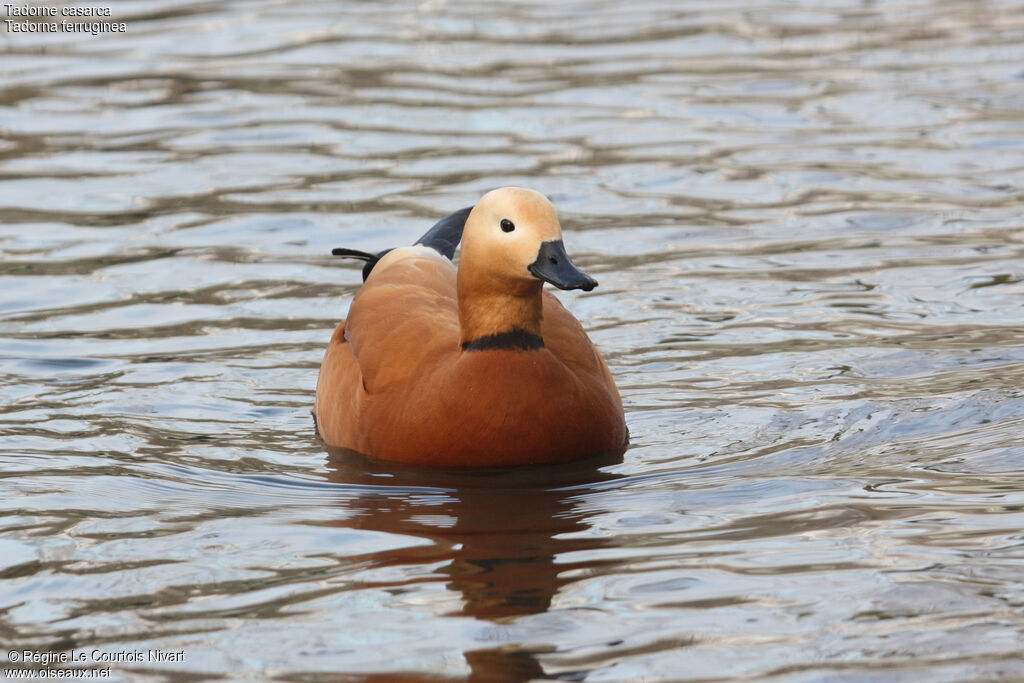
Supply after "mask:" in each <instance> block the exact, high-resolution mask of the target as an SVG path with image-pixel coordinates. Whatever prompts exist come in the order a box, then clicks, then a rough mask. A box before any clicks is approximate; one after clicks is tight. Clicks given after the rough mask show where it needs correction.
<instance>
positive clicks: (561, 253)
mask: <svg viewBox="0 0 1024 683" xmlns="http://www.w3.org/2000/svg"><path fill="white" fill-rule="evenodd" d="M470 278H471V279H472V282H473V284H474V286H476V287H480V288H483V289H492V288H500V289H505V290H506V291H508V293H509V294H519V295H522V294H520V293H528V292H530V291H536V290H539V289H540V286H541V281H546V282H550V283H551V284H553V285H555V286H556V287H559V288H561V289H584V290H587V291H589V290H591V289H593V288H594V287H595V286H597V282H596V281H594V279H593V278H591V277H589V276H587V275H585V274H584V273H582V272H580V271H579V270H578V269H577V268H576V267H575V266H574V265H573V264H572V261H571V260H570V259H569V256H568V254H566V253H565V247H564V245H563V244H562V227H561V226H560V225H559V223H558V216H557V215H555V207H553V206H552V205H551V202H549V201H548V200H547V198H546V197H545V196H544V195H542V194H540V193H539V192H534V191H533V190H527V189H524V188H521V187H503V188H500V189H497V190H493V191H492V192H488V193H487V194H485V195H484V196H483V197H482V198H481V199H480V201H479V202H477V205H476V206H475V207H473V211H472V212H471V213H470V214H469V218H467V219H466V227H465V229H464V230H463V233H462V255H461V257H460V261H459V279H460V282H462V281H468V279H470Z"/></svg>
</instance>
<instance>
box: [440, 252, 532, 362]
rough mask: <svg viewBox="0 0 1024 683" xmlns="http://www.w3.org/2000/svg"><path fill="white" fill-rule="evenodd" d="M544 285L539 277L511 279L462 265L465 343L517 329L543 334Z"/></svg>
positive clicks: (461, 316) (461, 312)
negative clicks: (541, 324) (479, 272)
mask: <svg viewBox="0 0 1024 683" xmlns="http://www.w3.org/2000/svg"><path fill="white" fill-rule="evenodd" d="M542 287H543V283H542V282H540V281H539V280H537V281H529V280H523V281H518V282H513V283H509V282H508V281H502V280H499V279H498V278H494V277H488V276H487V275H485V274H473V273H470V272H467V271H466V269H463V268H459V276H458V298H459V327H460V328H461V339H460V341H461V343H462V344H463V345H466V344H469V343H470V342H473V341H476V340H477V339H481V338H483V337H490V336H494V335H499V334H507V333H513V332H525V333H526V334H528V335H534V336H536V337H538V338H539V337H540V320H541V311H542V300H541V289H542Z"/></svg>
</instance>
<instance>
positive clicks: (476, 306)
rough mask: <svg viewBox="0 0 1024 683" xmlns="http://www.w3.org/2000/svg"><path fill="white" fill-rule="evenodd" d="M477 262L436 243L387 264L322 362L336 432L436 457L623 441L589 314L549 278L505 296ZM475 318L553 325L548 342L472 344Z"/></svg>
mask: <svg viewBox="0 0 1024 683" xmlns="http://www.w3.org/2000/svg"><path fill="white" fill-rule="evenodd" d="M466 263H467V258H466V247H465V245H464V250H463V266H462V267H463V268H465V267H466ZM473 272H474V271H468V272H467V273H459V274H458V275H457V272H456V268H455V266H454V265H453V264H452V263H451V262H450V261H448V259H446V258H444V257H443V256H441V255H440V254H437V253H436V252H433V251H431V250H429V249H427V248H424V247H406V248H401V249H396V250H394V251H392V252H391V253H389V254H387V256H385V257H384V258H383V259H381V260H380V262H379V263H377V264H376V266H375V267H374V269H373V271H372V272H371V273H370V275H369V277H368V279H367V281H366V283H365V284H364V285H363V287H362V288H361V289H360V290H359V292H358V293H357V294H356V296H355V299H354V300H353V302H352V306H351V309H350V312H349V316H348V319H347V320H345V321H343V322H342V323H341V324H340V325H339V326H338V328H337V330H335V332H334V336H333V337H332V338H331V341H330V343H329V345H328V347H327V352H326V354H325V356H324V360H323V364H322V365H321V368H320V378H319V381H318V383H317V391H316V411H315V413H316V420H317V426H318V429H319V432H320V436H321V438H322V439H323V440H324V442H326V443H327V444H329V445H331V446H339V447H342V448H347V449H350V450H354V451H358V452H360V453H363V454H365V455H368V456H371V457H374V458H381V459H385V460H394V461H401V462H408V463H418V464H423V465H436V466H468V465H473V466H496V465H515V464H526V463H554V462H563V461H568V460H574V459H578V458H585V457H590V456H595V455H598V454H604V453H609V452H613V451H619V450H621V449H622V448H623V447H624V445H625V442H626V437H627V431H626V424H625V420H624V416H623V409H622V401H621V399H620V398H619V393H618V390H617V389H616V388H615V384H614V382H613V380H612V377H611V374H610V373H609V372H608V368H607V367H606V365H605V363H604V361H603V360H602V359H601V356H600V355H599V354H598V352H597V350H596V349H595V348H594V346H593V344H591V342H590V339H589V338H588V337H587V335H586V333H585V332H584V331H583V328H582V327H581V326H580V324H579V322H577V320H576V319H575V318H574V317H573V316H572V314H570V313H569V312H568V311H567V310H566V309H565V308H564V307H563V306H562V304H561V303H560V302H559V301H558V299H557V298H555V296H554V295H553V294H551V293H550V292H547V291H543V289H542V283H541V282H540V281H539V280H537V281H535V282H532V283H531V282H529V281H528V280H524V281H522V282H520V283H519V284H520V285H521V286H517V287H516V288H514V289H515V291H514V292H512V293H511V294H509V295H508V296H504V295H501V296H499V295H498V294H496V293H495V292H494V291H490V290H489V289H488V287H487V286H485V285H483V284H477V282H478V281H481V280H485V279H487V278H485V277H482V276H480V273H482V272H483V271H478V273H477V275H478V276H476V277H474V276H473ZM495 287H500V284H496V285H495ZM460 305H461V309H462V310H461V317H462V318H463V321H462V323H463V324H462V325H460ZM538 311H539V313H540V315H539V320H536V318H537V317H538V316H537V315H536V314H537V312H538ZM503 316H510V319H509V320H507V321H506V326H505V328H503V327H502V326H501V320H502V318H503ZM517 316H518V318H517ZM524 316H526V317H524ZM530 316H532V318H530ZM468 319H473V320H482V321H485V322H481V323H480V325H481V326H483V327H482V328H481V330H480V331H479V334H489V333H494V332H500V331H501V330H502V329H521V328H524V327H526V328H527V329H530V328H531V327H532V328H535V327H536V326H539V330H536V329H530V331H531V332H537V331H539V336H540V337H541V338H542V339H543V344H544V345H543V347H542V348H533V349H507V348H502V349H491V350H468V351H467V350H463V346H462V343H463V341H466V340H467V338H468V339H474V338H477V336H479V334H478V335H477V336H474V334H476V333H475V332H474V330H473V329H472V328H471V327H470V326H469V323H467V322H466V321H467V320H468ZM495 320H496V321H498V322H497V323H495V322H494V321H495Z"/></svg>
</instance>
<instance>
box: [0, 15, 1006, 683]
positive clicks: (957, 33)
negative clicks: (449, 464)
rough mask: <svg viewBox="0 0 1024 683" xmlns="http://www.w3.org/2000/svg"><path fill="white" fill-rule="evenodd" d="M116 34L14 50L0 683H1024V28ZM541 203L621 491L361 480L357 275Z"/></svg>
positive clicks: (4, 166) (500, 476)
mask: <svg viewBox="0 0 1024 683" xmlns="http://www.w3.org/2000/svg"><path fill="white" fill-rule="evenodd" d="M110 6H111V7H112V9H113V14H114V17H113V18H114V19H116V20H119V21H125V22H126V23H127V24H128V32H127V33H125V34H119V35H100V36H96V37H92V36H81V35H76V36H67V35H42V34H36V35H33V34H24V33H21V34H8V33H6V32H3V33H0V53H2V54H0V291H2V292H3V294H2V296H0V397H2V400H0V434H2V437H0V478H2V484H0V490H2V492H3V494H2V496H0V646H2V647H0V649H2V650H3V651H4V652H0V656H3V655H4V654H5V652H6V651H7V650H9V649H16V650H22V649H33V650H40V651H67V652H86V653H89V652H92V651H94V650H98V651H101V652H107V653H117V652H125V651H135V650H148V649H162V650H165V651H184V652H185V661H184V662H177V663H168V662H162V663H161V662H136V663H131V662H129V663H119V664H116V665H115V666H114V670H115V675H116V676H120V677H121V678H122V679H133V680H195V678H194V676H193V675H194V674H202V676H203V677H204V678H207V679H215V678H219V677H223V678H243V679H247V680H271V679H276V680H302V681H336V680H339V679H340V680H361V679H363V678H367V679H369V680H373V677H375V676H376V677H377V680H390V681H394V680H417V678H423V677H427V676H437V677H440V678H441V679H442V680H445V679H449V680H464V679H466V678H467V677H471V678H475V679H476V680H495V679H496V678H497V679H498V680H502V679H504V680H529V679H543V678H555V679H561V680H581V681H582V680H585V681H639V680H645V681H690V680H692V681H709V680H736V679H744V678H747V679H752V680H765V681H780V682H782V681H785V682H787V683H790V682H797V681H824V680H828V681H851V682H852V681H901V680H906V681H919V680H928V681H964V680H1001V679H1004V680H1010V679H1018V678H1024V659H1022V654H1021V652H1022V648H1021V643H1022V642H1024V590H1022V588H1021V586H1022V582H1024V562H1022V560H1024V534H1022V531H1021V529H1022V528H1024V474H1022V472H1024V467H1022V462H1024V443H1022V433H1024V390H1022V387H1024V221H1022V219H1021V216H1022V208H1024V142H1022V141H1024V113H1022V112H1024V11H1022V8H1021V6H1020V3H1017V2H996V1H984V0H977V1H968V0H962V1H955V0H951V1H948V2H938V1H935V2H928V1H923V0H922V1H916V2H911V1H906V2H903V1H897V2H869V1H863V2H861V1H855V0H832V1H830V2H810V1H807V2H791V3H769V2H761V3H759V2H749V1H746V2H739V1H737V0H730V1H728V2H715V3H707V2H678V1H675V0H672V1H668V0H665V1H658V0H637V2H631V3H629V4H628V5H623V4H621V3H614V2H602V1H599V0H588V1H585V2H584V1H572V2H559V3H542V2H498V3H483V2H479V3H478V2H472V1H466V2H462V1H460V2H445V1H443V0H428V1H425V2H419V3H416V2H398V1H395V2H392V1H382V2H345V3H338V2H316V1H312V0H309V1H303V2H287V1H285V0H246V1H245V2H186V1H182V0H146V1H145V2H142V1H131V0H129V1H117V2H112V3H110ZM508 184H518V185H525V186H529V187H533V188H535V189H537V190H539V191H541V192H544V193H545V194H547V195H548V196H550V197H551V199H552V200H553V201H554V203H555V205H556V206H557V208H558V209H559V211H560V213H561V215H562V218H563V226H564V227H565V241H566V244H567V246H568V248H569V250H570V252H571V253H572V254H573V256H574V259H575V260H576V262H577V263H578V264H579V265H580V266H581V267H583V268H584V269H585V270H587V271H588V272H591V273H592V274H594V275H595V276H596V277H597V278H598V279H599V280H600V282H601V286H600V287H599V288H598V289H596V290H594V291H593V292H591V293H579V292H576V293H563V294H560V296H561V298H562V299H563V301H565V302H566V304H567V306H569V308H570V309H571V310H572V311H573V312H574V313H575V314H576V315H577V317H578V318H579V319H580V320H581V321H582V322H583V324H584V326H585V327H586V328H587V330H588V331H589V333H590V334H591V336H592V338H593V339H594V341H595V342H596V343H597V345H598V346H599V347H600V349H601V350H602V351H603V353H604V355H605V358H606V359H607V361H608V363H609V366H610V368H611V370H612V373H613V374H614V376H615V378H616V381H617V383H618V385H619V387H620V389H621V392H622V395H623V398H624V401H625V403H626V410H627V421H628V424H629V427H630V430H631V433H632V443H631V447H630V449H629V450H628V451H627V452H626V453H625V454H624V456H623V457H622V459H621V460H620V461H613V462H605V463H588V464H584V465H579V466H570V467H565V468H555V469H551V470H547V469H543V468H541V469H527V470H524V471H521V472H489V473H475V474H474V473H461V474H459V473H452V472H434V473H431V472H422V471H416V470H407V469H401V468H394V467H389V466H383V465H378V464H373V463H367V462H362V461H359V460H353V459H351V458H346V457H341V456H339V455H338V454H334V455H331V454H328V453H325V452H324V450H323V449H322V448H321V446H320V445H319V444H318V443H317V441H316V440H315V438H314V433H313V425H312V421H311V418H310V413H309V410H310V407H311V405H312V400H313V391H314V387H315V382H316V374H317V369H318V366H319V361H320V357H321V355H322V352H323V349H324V347H325V344H326V342H327V340H328V339H329V337H330V334H331V331H332V330H333V328H334V326H335V325H336V323H337V322H338V320H339V319H341V318H343V317H344V315H345V312H346V309H347V306H348V302H349V301H350V299H351V296H352V294H353V293H354V292H355V291H356V289H357V288H358V286H359V283H360V277H359V268H358V265H357V264H352V263H346V262H343V261H340V260H337V259H333V258H332V257H330V255H329V254H330V249H331V248H332V247H335V246H347V247H352V248H357V249H365V250H378V249H383V248H386V247H390V246H395V245H400V244H405V243H408V242H410V241H411V240H413V239H414V238H416V237H417V236H418V235H419V234H421V233H422V232H423V230H425V229H426V228H427V227H428V226H429V225H430V224H431V223H432V222H433V221H434V220H436V219H437V218H438V217H440V216H442V215H445V214H446V213H448V212H450V211H452V210H454V209H457V208H459V207H462V206H466V205H469V204H472V203H473V202H474V201H475V200H476V199H477V198H478V197H479V196H480V195H481V194H483V193H484V192H486V191H487V190H489V189H492V188H494V187H497V186H501V185H508ZM5 666H6V665H5ZM36 668H39V665H37V666H36ZM403 676H404V677H405V678H402V677H403Z"/></svg>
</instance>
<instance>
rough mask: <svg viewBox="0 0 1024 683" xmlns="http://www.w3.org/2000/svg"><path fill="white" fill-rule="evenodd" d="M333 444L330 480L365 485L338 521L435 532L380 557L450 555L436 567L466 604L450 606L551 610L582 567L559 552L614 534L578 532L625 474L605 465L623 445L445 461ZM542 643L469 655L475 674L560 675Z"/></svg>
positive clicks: (490, 614) (478, 613) (501, 615)
mask: <svg viewBox="0 0 1024 683" xmlns="http://www.w3.org/2000/svg"><path fill="white" fill-rule="evenodd" d="M327 450H328V453H329V454H330V457H329V466H330V479H331V481H332V482H334V483H338V484H345V485H355V486H358V487H359V489H362V492H361V493H359V495H357V496H355V497H354V498H351V499H349V498H346V500H345V501H344V503H343V505H344V507H345V508H346V509H347V510H349V511H351V512H354V513H355V514H352V515H350V516H347V517H346V518H345V519H342V520H339V521H338V522H337V524H339V525H343V526H347V527H352V528H357V529H368V530H372V531H383V532H388V533H393V534H403V535H412V536H418V537H421V538H425V539H428V540H430V541H431V542H432V546H431V547H430V548H427V549H424V548H422V547H420V548H397V549H394V550H388V551H383V552H381V553H379V554H378V557H377V559H378V560H379V561H380V562H381V563H384V564H389V565H394V564H414V563H430V564H433V563H436V562H438V561H443V560H445V559H447V560H448V561H447V563H446V564H445V565H444V566H443V567H441V568H440V569H438V570H437V572H438V573H439V574H441V575H444V576H447V582H446V587H447V588H448V589H449V590H451V591H453V592H455V593H457V594H458V595H459V596H460V598H461V601H460V604H461V607H459V608H458V609H455V610H452V611H450V612H448V613H447V615H451V616H466V617H473V618H476V619H481V620H485V621H490V622H493V623H498V624H501V623H506V622H508V621H509V620H512V619H514V618H515V617H520V616H525V615H531V614H539V613H542V612H545V611H547V610H548V608H549V607H550V606H551V601H552V599H553V598H554V596H555V595H556V594H557V593H558V591H559V590H560V589H561V587H562V586H564V585H566V584H568V583H571V582H572V581H573V580H574V579H572V578H566V575H567V574H568V573H569V572H571V570H573V569H574V568H576V567H577V565H576V564H573V563H571V562H569V563H567V562H556V560H557V558H558V557H559V556H560V555H562V556H564V555H565V554H567V553H570V552H574V551H580V550H592V549H595V548H601V547H605V546H607V545H609V543H610V541H609V540H608V539H607V538H604V537H599V536H590V535H587V534H580V533H577V532H582V531H586V530H587V529H589V528H590V527H589V524H588V523H587V513H586V512H585V511H584V510H583V509H581V504H580V501H581V500H582V499H583V498H584V497H586V494H588V493H592V492H594V491H595V490H599V489H602V488H604V487H605V486H607V484H608V483H609V482H611V481H613V480H615V479H618V478H620V476H621V475H617V474H614V473H610V472H608V471H605V469H603V468H607V467H608V466H610V465H614V464H617V463H620V462H621V461H622V454H621V453H618V454H615V455H612V456H607V457H602V458H599V459H591V460H586V461H578V462H573V463H569V464H565V465H554V466H552V465H547V466H537V467H517V468H505V469H491V468H488V469H437V468H416V467H412V466H403V465H399V464H396V463H386V462H380V461H374V460H370V459H366V458H364V457H362V456H360V455H358V454H356V453H353V452H351V451H345V450H343V449H336V448H328V449H327ZM580 566H582V565H580ZM586 566H587V567H588V568H592V567H594V566H595V563H594V562H593V561H587V562H586ZM543 651H544V650H543V648H541V649H539V650H536V651H531V650H528V649H523V648H516V647H515V646H514V645H512V644H508V643H507V644H505V645H504V646H501V647H492V648H481V649H474V650H467V651H465V652H464V653H463V655H464V657H465V658H466V662H467V663H468V664H469V666H470V669H471V671H472V673H471V674H470V677H469V680H470V681H498V680H501V681H517V680H530V679H538V678H540V679H543V678H552V677H553V676H549V675H547V674H546V673H545V671H544V669H543V667H542V666H541V663H540V662H539V661H538V659H537V656H536V655H537V654H538V653H540V652H543ZM393 676H394V675H393V674H389V675H386V676H384V677H382V678H380V680H385V679H386V680H395V679H394V677H393ZM562 676H564V673H563V674H561V675H560V676H558V677H559V678H561V677H562ZM368 680H373V679H372V678H371V679H368ZM402 680H407V681H412V680H418V679H417V678H415V677H412V678H403V679H402ZM424 680H426V679H424ZM430 680H437V679H436V678H430Z"/></svg>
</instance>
